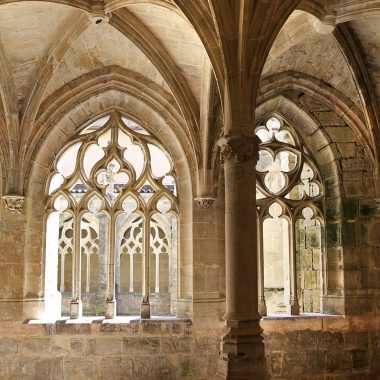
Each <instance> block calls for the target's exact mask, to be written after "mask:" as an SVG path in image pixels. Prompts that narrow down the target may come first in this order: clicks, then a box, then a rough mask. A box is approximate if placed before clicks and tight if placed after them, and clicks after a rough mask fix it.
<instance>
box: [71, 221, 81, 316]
mask: <svg viewBox="0 0 380 380" xmlns="http://www.w3.org/2000/svg"><path fill="white" fill-rule="evenodd" d="M80 227H81V217H80V215H75V216H74V231H73V234H74V237H73V243H74V247H73V261H72V273H73V276H72V299H71V303H70V318H72V319H77V318H81V317H82V300H81V295H82V294H81V293H82V292H81V263H82V260H81V259H82V258H81V246H80V243H81V229H80Z"/></svg>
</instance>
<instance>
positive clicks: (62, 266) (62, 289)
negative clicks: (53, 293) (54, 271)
mask: <svg viewBox="0 0 380 380" xmlns="http://www.w3.org/2000/svg"><path fill="white" fill-rule="evenodd" d="M65 256H66V255H65V254H63V253H62V254H61V278H60V287H59V291H60V292H61V293H63V292H64V291H65Z"/></svg>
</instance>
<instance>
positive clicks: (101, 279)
mask: <svg viewBox="0 0 380 380" xmlns="http://www.w3.org/2000/svg"><path fill="white" fill-rule="evenodd" d="M98 218H99V253H98V275H97V276H96V278H97V286H96V303H95V308H96V315H104V314H105V301H106V299H107V295H108V294H107V292H108V289H107V288H108V273H107V271H108V268H107V260H108V258H107V256H108V253H107V252H108V239H109V237H108V235H109V228H108V223H109V221H108V218H107V216H106V215H105V214H98Z"/></svg>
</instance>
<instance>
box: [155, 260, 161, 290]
mask: <svg viewBox="0 0 380 380" xmlns="http://www.w3.org/2000/svg"><path fill="white" fill-rule="evenodd" d="M154 291H155V293H157V294H158V293H160V255H159V254H158V253H156V284H155V287H154Z"/></svg>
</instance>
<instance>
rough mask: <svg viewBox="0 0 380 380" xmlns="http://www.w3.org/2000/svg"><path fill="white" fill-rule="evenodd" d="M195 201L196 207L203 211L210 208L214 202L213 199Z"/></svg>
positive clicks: (197, 199) (206, 198) (198, 198)
mask: <svg viewBox="0 0 380 380" xmlns="http://www.w3.org/2000/svg"><path fill="white" fill-rule="evenodd" d="M195 200H196V201H197V203H198V206H199V207H200V208H202V209H204V210H206V209H208V208H210V207H211V206H212V204H213V203H214V201H215V198H213V197H197V198H195Z"/></svg>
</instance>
